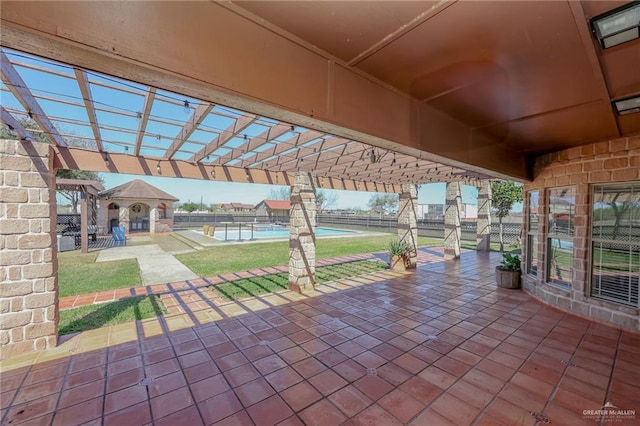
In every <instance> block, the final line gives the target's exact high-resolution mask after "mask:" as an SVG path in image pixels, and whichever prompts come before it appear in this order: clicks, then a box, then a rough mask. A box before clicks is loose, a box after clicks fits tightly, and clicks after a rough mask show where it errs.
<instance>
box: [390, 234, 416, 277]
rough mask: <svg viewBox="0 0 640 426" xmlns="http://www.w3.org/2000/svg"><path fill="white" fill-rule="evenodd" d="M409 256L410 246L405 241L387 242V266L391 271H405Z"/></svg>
mask: <svg viewBox="0 0 640 426" xmlns="http://www.w3.org/2000/svg"><path fill="white" fill-rule="evenodd" d="M410 257H411V247H410V246H409V244H408V243H407V242H406V241H398V240H393V241H391V242H390V243H389V267H390V268H391V270H393V271H405V270H406V269H407V265H408V264H409V259H410Z"/></svg>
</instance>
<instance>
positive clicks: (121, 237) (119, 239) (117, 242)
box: [111, 226, 127, 246]
mask: <svg viewBox="0 0 640 426" xmlns="http://www.w3.org/2000/svg"><path fill="white" fill-rule="evenodd" d="M111 236H112V237H113V245H114V246H126V245H127V235H126V234H125V229H124V226H114V227H113V228H111Z"/></svg>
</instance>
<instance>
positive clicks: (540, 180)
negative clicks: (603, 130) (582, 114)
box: [522, 137, 640, 331]
mask: <svg viewBox="0 0 640 426" xmlns="http://www.w3.org/2000/svg"><path fill="white" fill-rule="evenodd" d="M534 176H535V179H534V181H533V182H532V183H529V184H526V185H525V191H530V190H539V191H540V205H539V211H540V215H539V225H538V234H537V235H538V273H537V276H535V277H534V276H531V275H526V274H523V277H522V283H523V288H524V289H525V291H527V292H529V293H530V294H532V295H534V296H535V297H537V298H539V299H541V300H543V301H544V302H546V303H549V304H551V305H554V306H557V307H559V308H561V309H564V310H567V311H572V312H575V313H577V314H579V315H582V316H584V317H589V318H593V319H595V320H598V321H602V322H606V323H610V324H614V325H617V326H619V327H623V328H626V329H631V330H636V331H637V330H640V317H639V310H638V309H637V308H632V307H629V306H625V305H620V304H617V303H613V302H608V301H605V300H601V299H597V298H593V297H590V295H589V277H590V271H591V262H590V238H589V236H590V226H591V221H590V219H591V218H590V216H591V209H592V205H591V198H590V197H591V185H592V184H601V183H614V182H633V181H638V180H640V137H632V138H621V139H615V140H607V141H602V142H598V143H594V144H590V145H585V146H581V147H576V148H571V149H567V150H564V151H559V152H554V153H551V154H547V155H544V156H541V157H539V158H537V159H536V162H535V164H534ZM566 186H573V187H575V193H576V200H575V201H576V205H575V230H574V237H573V247H574V248H573V256H574V259H573V277H572V283H571V288H570V289H566V290H565V289H562V288H559V287H556V286H554V285H551V284H548V283H546V282H545V277H546V273H547V271H546V257H545V256H546V233H547V225H548V219H547V217H546V215H545V213H544V212H546V211H547V197H546V190H547V189H549V188H554V187H566ZM525 220H528V216H527V218H526V219H525ZM523 243H524V247H523V251H522V252H523V254H524V255H525V256H524V257H525V258H524V259H523V265H526V261H527V259H526V253H527V248H526V243H527V242H526V239H525V241H523Z"/></svg>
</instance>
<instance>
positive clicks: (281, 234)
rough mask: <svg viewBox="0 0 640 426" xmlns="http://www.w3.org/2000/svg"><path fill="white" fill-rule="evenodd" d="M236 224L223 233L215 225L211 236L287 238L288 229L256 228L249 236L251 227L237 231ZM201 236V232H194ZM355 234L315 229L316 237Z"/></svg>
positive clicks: (259, 238)
mask: <svg viewBox="0 0 640 426" xmlns="http://www.w3.org/2000/svg"><path fill="white" fill-rule="evenodd" d="M239 227H240V226H239V225H237V224H228V225H227V229H226V231H225V226H224V225H217V226H216V231H215V232H214V234H213V238H215V239H216V240H221V241H225V240H227V241H237V240H250V239H252V238H253V239H254V240H267V239H282V238H289V228H288V227H283V226H278V225H273V226H264V225H262V226H256V227H254V229H253V235H252V234H251V227H250V226H249V225H242V229H241V230H240V229H239ZM196 232H198V233H199V234H202V231H196ZM349 234H355V232H353V231H343V230H341V229H331V228H316V236H319V237H324V236H336V235H349Z"/></svg>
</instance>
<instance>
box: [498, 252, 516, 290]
mask: <svg viewBox="0 0 640 426" xmlns="http://www.w3.org/2000/svg"><path fill="white" fill-rule="evenodd" d="M502 257H503V258H504V259H503V261H502V263H501V264H500V265H498V266H496V284H498V287H501V288H520V257H519V256H518V255H517V254H510V253H504V254H503V255H502Z"/></svg>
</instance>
